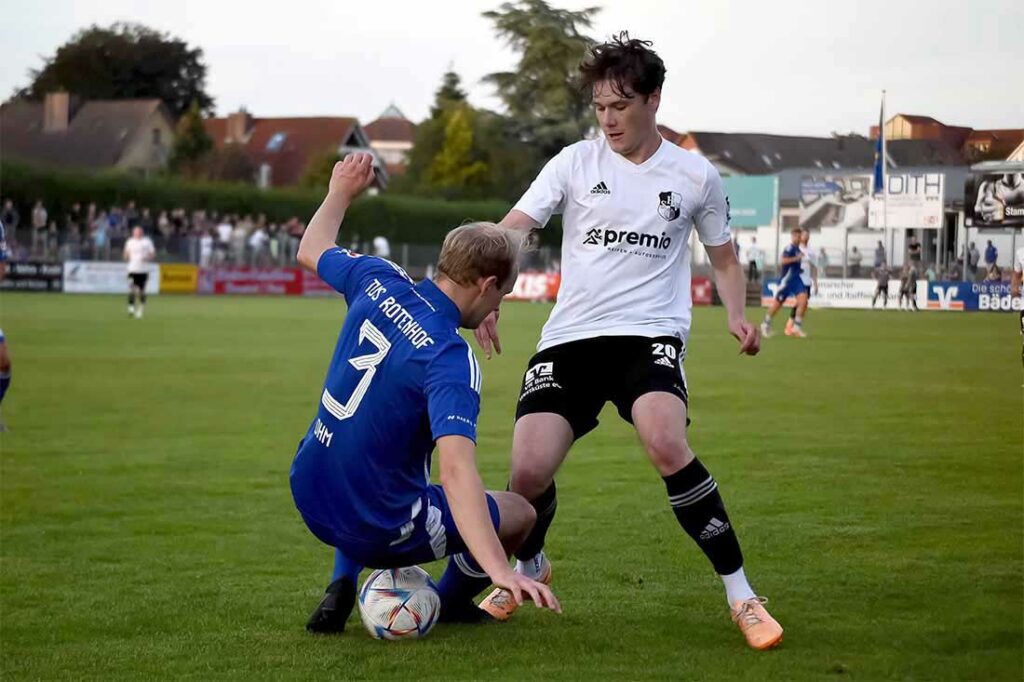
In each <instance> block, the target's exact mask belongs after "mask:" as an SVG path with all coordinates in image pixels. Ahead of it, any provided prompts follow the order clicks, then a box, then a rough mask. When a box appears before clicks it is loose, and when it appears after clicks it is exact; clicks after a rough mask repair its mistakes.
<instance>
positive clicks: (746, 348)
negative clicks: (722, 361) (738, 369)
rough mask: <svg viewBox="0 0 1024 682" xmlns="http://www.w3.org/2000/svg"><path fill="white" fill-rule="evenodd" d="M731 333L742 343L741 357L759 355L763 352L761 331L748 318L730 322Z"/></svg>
mask: <svg viewBox="0 0 1024 682" xmlns="http://www.w3.org/2000/svg"><path fill="white" fill-rule="evenodd" d="M729 333H730V334H732V335H733V336H735V337H736V340H737V341H739V342H740V355H757V353H758V352H759V351H760V350H761V330H760V329H758V327H757V325H756V324H752V323H751V322H749V321H748V320H747V319H746V318H742V317H741V318H737V319H735V320H729Z"/></svg>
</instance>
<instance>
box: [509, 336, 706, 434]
mask: <svg viewBox="0 0 1024 682" xmlns="http://www.w3.org/2000/svg"><path fill="white" fill-rule="evenodd" d="M685 355H686V352H685V349H684V348H683V343H682V341H680V340H679V339H677V338H674V337H671V336H660V337H656V338H648V337H645V336H599V337H595V338H592V339H582V340H580V341H570V342H569V343H563V344H559V345H557V346H552V347H551V348H546V349H544V350H542V351H540V352H539V353H537V354H536V355H534V356H533V357H532V358H531V359H530V363H529V365H528V366H527V369H526V373H525V374H524V375H523V386H522V389H521V390H520V392H519V404H518V406H517V407H516V419H519V418H520V417H523V416H525V415H528V414H536V413H538V412H553V413H555V414H558V415H561V416H563V417H565V419H566V421H568V422H569V425H570V426H571V427H572V431H573V436H574V437H575V438H577V439H578V438H582V437H583V436H584V435H585V434H587V433H588V432H589V431H591V430H593V428H594V427H595V426H597V423H598V420H597V416H598V414H600V412H601V409H602V408H603V407H604V404H605V403H606V402H608V401H609V400H610V401H611V402H612V403H614V404H615V407H616V408H618V410H619V416H621V417H622V418H623V419H625V420H626V421H627V422H629V423H631V424H632V423H633V417H632V409H633V403H634V402H635V401H636V399H637V398H639V397H640V396H642V395H644V394H645V393H652V392H656V391H660V392H664V393H671V394H672V395H675V396H677V397H679V398H680V399H681V400H682V401H683V403H684V404H686V405H687V406H689V396H688V394H687V391H686V375H685V373H684V372H683V359H684V357H685ZM689 421H690V420H689V418H687V423H689Z"/></svg>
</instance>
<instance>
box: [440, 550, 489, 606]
mask: <svg viewBox="0 0 1024 682" xmlns="http://www.w3.org/2000/svg"><path fill="white" fill-rule="evenodd" d="M490 584H491V578H490V576H488V575H487V574H486V573H484V570H483V569H482V568H480V564H478V563H477V562H476V559H474V558H473V557H472V556H471V555H470V553H469V552H463V553H462V554H454V555H452V556H451V557H449V558H448V568H446V569H445V571H444V575H443V576H441V582H439V583H438V584H437V592H438V594H439V595H440V596H441V604H442V605H444V604H458V603H459V602H466V601H470V600H472V599H473V597H475V596H476V595H478V594H480V593H481V592H483V591H484V590H486V589H487V588H488V586H490Z"/></svg>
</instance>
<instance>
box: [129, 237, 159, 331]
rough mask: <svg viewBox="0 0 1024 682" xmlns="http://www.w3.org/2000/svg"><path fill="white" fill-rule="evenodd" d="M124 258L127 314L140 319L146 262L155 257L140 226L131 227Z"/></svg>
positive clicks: (143, 302) (144, 301)
mask: <svg viewBox="0 0 1024 682" xmlns="http://www.w3.org/2000/svg"><path fill="white" fill-rule="evenodd" d="M123 255H124V259H125V260H126V261H128V314H129V315H135V319H137V320H138V319H142V310H143V308H144V307H145V306H146V281H147V280H148V279H149V271H148V270H147V269H146V263H148V262H150V261H151V260H153V259H154V258H155V257H156V249H155V248H153V241H152V240H151V239H150V238H149V237H147V236H145V234H143V232H142V228H141V227H136V228H133V229H132V236H131V238H130V239H128V240H127V241H125V243H124V254H123Z"/></svg>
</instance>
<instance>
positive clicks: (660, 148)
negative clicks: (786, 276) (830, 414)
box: [477, 34, 782, 649]
mask: <svg viewBox="0 0 1024 682" xmlns="http://www.w3.org/2000/svg"><path fill="white" fill-rule="evenodd" d="M649 46H650V43H646V42H643V41H639V40H630V39H629V37H628V36H627V35H625V34H623V35H622V36H621V37H620V38H616V39H614V40H612V41H610V42H609V43H606V44H602V45H597V46H595V47H594V48H592V50H591V51H590V54H589V55H588V56H587V58H586V59H585V61H584V62H583V64H581V65H580V72H581V74H582V85H583V87H585V88H587V90H588V91H589V92H592V95H593V104H594V109H595V112H596V114H597V120H598V123H599V124H600V127H601V130H602V132H603V133H604V135H603V136H602V137H600V138H598V139H595V140H584V141H582V142H577V143H575V144H572V145H570V146H568V147H566V148H565V149H563V150H562V151H561V152H560V153H559V154H558V155H557V156H556V157H555V158H553V159H551V161H549V162H548V164H547V165H546V166H545V167H544V169H543V170H542V171H541V172H540V174H539V175H538V176H537V178H536V180H534V182H533V184H532V185H531V186H530V189H529V190H528V191H527V192H526V194H524V195H523V197H522V198H521V199H520V200H519V202H518V203H517V204H516V205H515V207H514V208H513V209H512V211H511V212H510V213H509V214H508V215H507V216H506V217H505V218H504V220H502V224H503V225H505V226H509V227H513V228H516V229H520V230H530V229H535V228H539V227H543V226H544V225H545V224H546V223H547V222H548V220H549V219H550V217H551V216H552V215H553V214H556V213H561V214H562V225H563V235H562V254H561V261H562V284H561V289H560V291H559V294H558V303H557V304H556V306H555V308H554V310H553V311H552V313H551V317H550V318H549V319H548V321H547V324H545V325H544V329H543V331H542V333H541V339H540V343H539V345H538V347H537V350H538V352H537V354H536V355H535V356H534V357H533V359H531V360H530V363H529V366H528V368H527V371H526V373H525V376H524V378H523V385H522V389H521V393H520V397H519V404H518V406H517V410H516V425H515V432H514V436H513V445H512V472H511V477H510V482H509V485H510V488H511V490H512V491H513V492H517V493H519V494H521V495H523V496H524V497H526V499H528V500H530V501H531V503H532V504H533V505H534V507H535V508H536V509H537V515H538V518H537V523H536V526H535V527H534V530H533V532H532V533H531V535H530V537H529V538H528V539H527V540H526V542H524V543H523V545H522V546H521V547H520V549H519V550H518V551H517V552H516V558H517V559H519V561H518V563H517V570H519V571H521V572H523V573H525V574H526V575H528V576H529V577H532V578H535V579H538V580H541V581H542V582H547V581H550V579H551V564H550V562H549V561H548V560H547V558H546V557H545V555H544V553H543V551H542V548H543V545H544V536H545V534H546V532H547V529H548V527H549V526H550V524H551V521H552V519H553V517H554V513H555V508H556V505H557V501H556V494H555V485H554V475H555V472H556V471H557V470H558V468H559V467H560V466H561V464H562V461H563V460H564V459H565V456H566V455H567V454H568V452H569V449H570V447H571V446H572V444H573V443H574V442H575V441H576V440H577V439H579V438H582V437H583V436H584V435H585V434H587V433H588V432H589V431H590V430H592V429H593V428H594V427H595V426H597V423H598V420H597V416H598V414H599V412H600V411H601V409H602V407H603V406H604V404H605V403H606V402H608V401H611V402H612V403H614V404H615V406H616V407H617V408H618V412H619V415H620V416H621V417H622V418H623V419H625V420H626V421H628V422H630V423H631V424H633V425H634V427H635V428H636V431H637V434H638V435H639V437H640V441H641V443H642V444H643V446H644V449H645V450H646V452H647V455H648V457H649V458H650V460H651V462H652V464H653V465H654V467H655V468H656V469H657V470H658V473H659V474H661V476H662V478H663V480H664V482H665V486H666V488H667V491H668V497H669V504H670V505H671V507H672V509H673V511H674V513H675V515H676V518H677V519H678V521H679V523H680V525H681V526H682V527H683V529H684V530H685V531H686V533H687V534H689V535H690V536H691V537H692V538H693V540H694V541H695V542H696V543H697V545H698V546H699V547H700V549H701V550H702V551H703V552H704V553H705V555H706V556H707V557H708V559H709V560H710V561H711V564H712V565H713V566H714V569H715V571H716V572H717V573H718V574H719V575H720V576H721V577H722V580H723V582H724V584H725V588H726V595H727V600H728V602H729V605H730V607H731V610H732V617H733V620H734V621H735V622H736V624H737V625H738V626H739V627H740V629H741V631H742V632H743V634H744V635H745V636H746V639H747V642H748V643H749V644H750V646H752V647H754V648H756V649H767V648H771V647H773V646H775V645H777V644H778V643H779V642H780V641H781V640H782V628H781V626H779V624H778V623H777V622H776V621H775V620H774V619H773V618H772V617H771V616H770V615H769V614H768V612H767V611H766V610H765V608H764V606H763V603H764V601H765V600H764V599H763V598H761V597H758V596H757V595H756V593H755V592H754V591H753V589H752V588H751V587H750V585H749V583H748V582H747V579H746V577H745V575H744V572H743V558H742V554H741V552H740V547H739V542H738V540H737V538H736V534H735V532H734V530H733V527H732V521H731V520H730V518H729V516H728V514H726V511H725V506H724V503H723V501H722V497H721V495H720V494H719V492H718V484H717V483H716V482H715V479H714V478H712V476H711V474H710V473H709V472H708V471H707V469H705V468H704V465H703V464H702V463H701V462H700V461H699V460H697V459H696V458H695V456H694V454H693V452H692V451H691V450H690V448H689V445H688V443H687V436H686V426H687V422H688V419H687V404H688V399H689V397H688V393H687V387H686V377H685V374H684V372H683V360H684V358H685V356H686V340H687V336H688V334H689V328H690V308H691V300H690V253H689V249H688V241H689V237H690V234H691V232H692V231H693V230H696V232H697V236H698V238H699V239H700V241H701V242H702V243H703V244H704V247H705V250H706V251H707V253H708V257H709V259H710V261H711V264H712V266H713V268H714V271H715V280H716V283H717V286H718V291H719V294H720V296H721V298H722V301H723V303H724V304H725V307H726V310H727V313H728V320H729V329H728V331H729V332H730V333H731V334H732V335H733V336H734V337H736V339H737V340H738V341H739V344H740V352H741V353H745V354H748V355H754V354H756V353H757V352H758V350H759V347H760V338H759V334H758V329H757V327H756V326H755V325H753V324H751V323H750V322H749V321H747V320H746V318H745V316H744V298H745V291H746V281H745V278H744V276H743V269H742V266H741V265H740V263H739V261H738V260H737V258H736V253H735V251H734V250H733V246H732V243H731V239H732V235H731V233H730V230H729V215H728V210H729V209H728V202H727V200H726V197H725V195H724V193H723V190H722V181H721V178H720V177H719V174H718V172H717V171H716V170H715V168H714V166H712V165H711V163H709V162H708V161H707V160H706V159H704V158H703V157H701V156H699V155H697V154H694V153H691V152H688V151H686V150H684V149H682V148H680V147H678V146H676V145H674V144H671V143H670V142H668V141H666V140H664V139H662V137H661V135H660V134H659V133H658V129H657V126H656V122H655V114H656V113H657V110H658V105H659V103H660V101H661V86H662V83H663V82H664V77H665V66H664V63H663V62H662V61H661V58H660V57H658V56H657V54H655V53H654V52H653V51H652V50H651V49H650V47H649ZM496 321H497V318H496V316H494V317H492V318H491V319H490V320H489V321H488V322H486V323H485V325H484V326H483V327H482V328H481V329H479V330H478V331H477V339H478V341H479V342H480V343H481V345H482V346H483V348H484V350H485V352H486V353H487V355H488V356H490V353H491V348H492V344H493V347H494V349H495V350H497V351H498V352H500V350H501V349H500V345H499V343H498V337H497V328H496ZM481 608H483V609H484V610H486V611H487V612H488V613H490V614H491V615H492V616H494V617H495V618H498V619H505V618H508V617H510V616H511V615H512V613H513V612H514V611H515V609H516V603H515V601H514V600H512V599H511V598H510V596H509V595H508V594H507V593H506V592H505V591H503V590H498V589H496V590H495V591H494V592H492V593H491V594H490V595H489V596H488V597H487V598H486V599H485V600H484V601H483V602H482V603H481Z"/></svg>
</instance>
